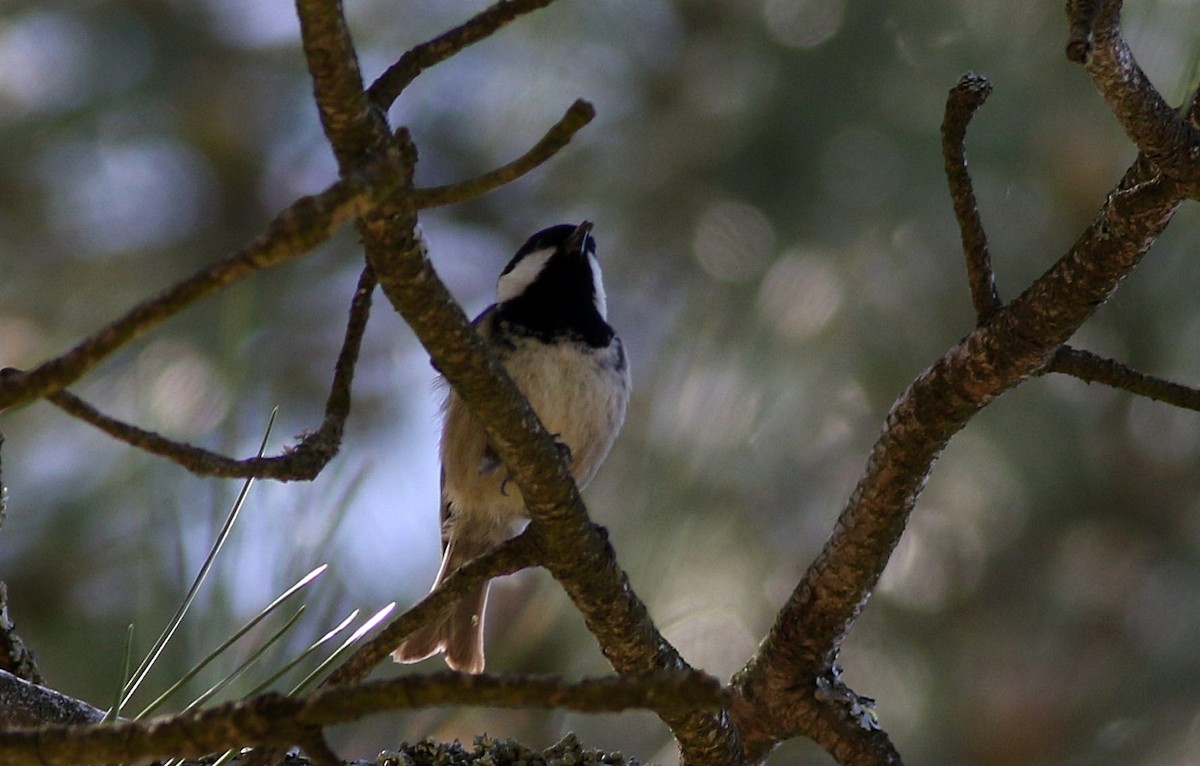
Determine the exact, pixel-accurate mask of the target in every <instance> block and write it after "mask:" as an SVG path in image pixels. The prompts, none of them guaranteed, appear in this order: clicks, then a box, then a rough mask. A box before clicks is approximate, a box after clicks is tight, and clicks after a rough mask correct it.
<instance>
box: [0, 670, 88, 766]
mask: <svg viewBox="0 0 1200 766" xmlns="http://www.w3.org/2000/svg"><path fill="white" fill-rule="evenodd" d="M103 719H104V711H103V710H100V709H98V708H95V707H92V706H91V705H89V704H88V703H86V702H82V701H80V700H77V699H75V698H73V697H68V696H67V695H65V694H62V693H60V692H56V691H54V690H53V689H50V688H47V687H45V686H42V685H41V683H40V682H33V681H29V680H27V679H24V678H20V677H18V676H16V675H14V674H13V673H10V672H8V671H7V670H0V729H7V728H13V727H17V726H41V725H43V724H78V723H99V722H100V721H101V720H103ZM0 762H4V761H3V759H2V758H0Z"/></svg>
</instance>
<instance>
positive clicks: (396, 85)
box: [367, 0, 554, 111]
mask: <svg viewBox="0 0 1200 766" xmlns="http://www.w3.org/2000/svg"><path fill="white" fill-rule="evenodd" d="M552 2H554V0H501V2H498V3H496V4H495V5H492V6H490V7H489V8H487V9H486V10H483V11H481V12H479V13H477V14H475V15H474V16H472V17H471V18H470V19H468V20H467V21H466V22H464V23H463V24H461V25H460V26H457V27H455V28H454V29H451V30H450V31H448V32H445V33H443V34H441V35H438V36H437V37H435V38H433V39H432V40H429V41H428V42H424V43H421V44H420V45H418V46H417V47H415V48H412V49H411V50H409V51H407V52H405V54H404V55H403V56H401V57H400V60H399V61H397V62H396V63H395V64H392V65H391V66H390V67H388V68H387V70H386V71H385V72H384V73H383V74H381V75H380V76H379V78H378V79H376V80H375V82H373V83H371V87H370V89H368V91H367V96H368V97H369V98H370V101H371V103H372V104H373V105H375V106H376V107H377V108H379V109H381V110H383V111H387V110H388V109H389V108H390V107H391V105H392V104H393V103H394V102H395V101H396V99H397V98H399V96H400V94H401V93H403V92H404V89H405V88H407V87H408V86H409V85H410V84H411V83H412V81H413V80H415V79H417V77H418V76H419V75H420V74H421V72H423V71H425V70H426V69H428V68H430V67H432V66H434V65H436V64H440V63H441V62H443V61H445V60H446V59H448V58H450V57H451V56H453V55H454V54H456V53H458V52H459V51H461V50H462V49H463V48H466V47H467V46H469V45H474V44H475V43H477V42H479V41H480V40H484V39H486V38H488V37H490V36H492V35H493V34H495V33H496V32H497V31H499V30H500V29H502V28H504V27H505V26H507V25H508V24H509V22H511V21H513V20H515V19H517V18H518V17H520V16H523V15H525V14H526V13H530V12H531V11H536V10H538V9H539V8H545V7H546V6H547V5H549V4H550V3H552Z"/></svg>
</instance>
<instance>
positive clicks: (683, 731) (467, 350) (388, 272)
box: [362, 131, 742, 764]
mask: <svg viewBox="0 0 1200 766" xmlns="http://www.w3.org/2000/svg"><path fill="white" fill-rule="evenodd" d="M397 141H398V143H399V144H400V147H401V152H402V154H404V155H406V156H408V157H412V156H414V154H415V150H414V149H413V148H412V146H411V143H410V142H409V138H408V136H407V133H405V132H403V131H400V132H399V133H398V135H397ZM362 231H363V235H364V236H363V241H364V243H365V245H366V250H367V259H368V260H369V261H370V263H371V264H372V266H374V268H375V272H376V274H378V275H379V285H380V288H381V289H382V290H383V293H384V295H386V296H387V298H388V300H389V301H390V302H391V303H392V306H393V307H395V309H396V310H397V311H398V312H399V313H400V314H401V316H403V317H404V320H405V321H406V322H407V323H408V325H409V327H411V328H412V329H413V332H415V333H416V335H417V338H418V339H420V341H421V343H422V345H424V346H425V349H426V350H427V351H428V352H429V354H430V356H431V357H432V359H433V363H434V364H435V365H436V366H437V368H438V369H439V370H441V371H442V373H443V374H444V375H445V377H446V379H447V380H448V381H449V382H450V385H452V386H453V387H454V389H455V391H457V392H458V394H459V395H460V396H461V397H462V398H463V400H464V401H465V402H466V404H467V406H468V407H469V408H470V409H471V412H472V414H474V415H475V417H476V418H477V419H478V421H479V423H480V424H481V425H482V426H483V427H484V429H485V430H486V431H487V433H488V441H489V443H490V444H491V445H492V447H493V448H494V449H495V450H496V454H497V455H498V456H499V457H500V459H501V460H503V461H504V464H505V465H506V466H507V467H508V469H509V470H510V471H511V472H512V474H513V479H514V481H515V482H516V483H517V485H518V486H519V487H520V488H521V493H522V496H523V497H524V498H525V503H526V508H527V509H528V511H529V515H530V518H531V519H532V522H531V523H530V526H529V529H528V533H530V534H532V535H534V539H535V540H536V542H537V546H538V548H539V550H540V557H539V563H540V564H542V565H543V566H545V567H546V569H547V570H549V571H550V573H551V574H552V575H553V576H554V578H555V579H556V580H558V581H559V583H561V584H562V586H563V588H564V589H565V590H566V591H567V594H568V595H569V596H570V598H571V600H572V602H573V603H574V604H575V606H576V608H578V609H579V610H580V612H581V613H582V614H583V617H584V620H585V621H586V622H587V625H588V629H589V630H590V631H591V632H592V634H593V635H594V636H595V637H596V639H597V640H598V641H599V643H600V647H601V650H602V651H603V652H604V655H605V656H606V657H607V658H608V660H609V662H610V663H611V664H612V666H613V667H614V668H615V669H616V670H617V671H618V672H621V673H637V672H649V671H653V670H662V669H684V668H686V667H687V665H686V663H685V662H684V661H683V659H682V658H681V657H680V656H679V653H678V652H677V651H676V650H675V648H674V647H673V646H671V645H670V644H669V643H668V642H667V641H666V639H664V638H663V637H662V635H661V634H660V633H659V632H658V630H657V628H655V627H654V623H653V622H652V621H651V620H650V617H649V614H648V612H647V610H646V606H645V604H644V603H642V601H641V599H639V598H638V597H637V595H636V594H634V592H633V590H632V589H631V588H630V587H629V583H628V580H627V579H626V577H625V575H624V573H623V572H622V571H621V568H620V566H619V565H618V564H617V561H616V556H615V554H614V553H613V550H612V547H611V546H609V545H608V541H607V539H606V538H605V537H604V536H602V535H601V534H600V533H599V531H597V529H596V528H594V527H593V526H592V524H591V522H590V521H589V519H588V516H587V510H586V508H585V507H584V505H583V501H582V499H580V497H579V491H578V489H577V488H576V487H575V483H574V482H573V481H572V479H571V477H570V474H568V473H567V472H566V471H565V470H564V468H563V466H562V462H561V461H560V459H559V455H558V449H557V447H556V446H555V444H554V440H553V439H552V438H551V437H550V435H549V434H548V433H547V432H546V429H545V428H544V427H543V426H542V424H541V422H540V421H539V420H538V418H537V416H536V415H535V414H534V413H533V410H532V409H530V407H529V403H528V402H527V401H526V400H525V398H524V397H523V396H522V395H521V393H520V391H519V390H518V389H517V387H516V385H515V384H514V383H513V382H512V380H511V379H510V378H509V377H508V375H507V374H506V373H505V372H504V369H503V367H501V366H500V364H499V363H498V362H497V361H496V360H495V358H494V357H493V356H492V355H491V354H490V353H489V352H488V350H487V347H486V346H485V345H484V344H483V341H482V340H481V339H480V338H479V336H478V335H477V334H476V332H475V329H474V327H472V326H471V324H470V322H469V321H468V320H467V317H466V315H465V314H464V313H463V310H462V308H461V307H460V306H459V305H458V303H457V302H456V301H455V300H454V297H453V296H452V295H450V292H449V291H448V290H447V289H446V286H445V285H444V284H443V283H442V282H441V280H440V279H438V276H437V274H436V272H434V270H433V267H432V266H431V264H430V263H429V259H428V257H427V255H426V252H425V246H424V243H423V242H422V241H421V239H420V237H419V234H418V229H417V221H416V210H415V208H414V207H413V206H412V205H411V203H410V202H409V200H408V199H407V198H406V196H405V195H399V196H398V197H397V199H396V202H395V204H393V205H391V206H388V207H386V208H383V209H380V210H378V211H376V212H375V213H374V214H372V215H370V216H368V217H367V218H366V219H365V221H364V223H363V226H362ZM664 720H666V722H667V724H668V725H669V726H670V727H671V730H672V731H673V732H674V733H675V736H676V738H677V740H678V741H679V742H680V749H681V751H682V752H683V758H684V761H685V762H686V763H690V764H725V763H739V762H741V760H742V754H741V747H740V745H739V744H738V742H737V733H736V731H734V730H733V728H732V726H731V725H730V724H729V722H728V720H727V718H726V717H725V716H724V714H715V715H714V714H711V713H708V712H693V713H689V714H672V715H666V716H665V717H664Z"/></svg>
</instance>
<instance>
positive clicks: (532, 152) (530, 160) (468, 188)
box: [412, 99, 596, 210]
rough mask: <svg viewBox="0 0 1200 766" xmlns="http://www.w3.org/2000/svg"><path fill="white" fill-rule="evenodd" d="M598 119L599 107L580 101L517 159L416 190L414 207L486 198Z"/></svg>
mask: <svg viewBox="0 0 1200 766" xmlns="http://www.w3.org/2000/svg"><path fill="white" fill-rule="evenodd" d="M595 116H596V108H595V107H593V106H592V105H591V104H589V103H588V102H587V101H584V100H583V99H579V100H577V101H576V102H575V103H573V104H571V106H570V108H568V109H567V112H566V114H564V115H563V116H562V119H560V120H559V121H558V122H556V123H555V124H554V125H553V126H551V128H550V129H549V130H548V131H546V135H544V136H542V138H541V140H540V141H538V142H537V143H536V144H534V145H533V147H532V148H530V149H529V151H527V152H525V153H524V154H522V155H521V156H520V157H518V158H517V159H515V160H513V161H512V162H510V163H508V164H507V165H502V166H501V167H498V168H496V169H495V170H493V171H491V172H488V173H484V174H483V175H481V176H476V177H475V178H471V179H468V180H466V181H459V182H458V183H453V184H450V185H449V186H433V187H430V188H427V189H414V190H413V193H412V204H413V206H414V207H416V208H418V209H422V210H423V209H425V208H431V207H440V206H442V205H454V204H457V203H459V202H466V201H468V200H472V199H475V198H477V197H482V196H483V195H485V194H487V193H488V192H491V191H494V190H496V189H499V188H500V187H501V186H504V185H505V184H509V183H512V182H513V181H515V180H517V179H518V178H520V177H521V176H523V175H525V174H526V173H528V172H529V171H531V170H533V169H534V168H536V167H538V166H539V165H541V164H542V163H544V162H545V161H546V160H548V159H550V158H551V157H553V156H554V155H555V154H557V153H558V152H559V151H560V150H561V149H562V148H563V147H565V146H566V145H567V144H568V143H570V141H571V139H572V138H573V137H574V136H575V134H576V133H578V132H579V131H580V129H582V128H583V126H585V125H587V124H588V123H589V122H591V121H592V119H593V118H595Z"/></svg>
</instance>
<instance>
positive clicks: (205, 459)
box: [47, 266, 376, 481]
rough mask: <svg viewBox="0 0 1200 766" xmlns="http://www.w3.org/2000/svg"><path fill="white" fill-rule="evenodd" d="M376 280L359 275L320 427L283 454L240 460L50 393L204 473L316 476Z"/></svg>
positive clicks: (332, 444)
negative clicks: (180, 440) (146, 428)
mask: <svg viewBox="0 0 1200 766" xmlns="http://www.w3.org/2000/svg"><path fill="white" fill-rule="evenodd" d="M375 285H376V279H375V273H374V272H373V271H372V270H371V267H370V266H367V267H366V268H364V269H363V272H362V274H361V276H360V277H359V281H358V285H357V287H356V288H355V290H354V297H353V299H352V300H351V303H350V318H349V320H348V321H347V323H346V334H345V338H344V339H343V341H342V350H341V352H340V353H339V354H338V360H337V364H336V365H335V367H334V375H333V383H332V385H331V386H330V391H329V397H328V398H327V399H326V402H325V419H324V420H323V421H322V423H321V427H320V428H318V429H317V430H316V431H314V432H313V433H310V434H306V435H305V436H304V437H303V438H302V439H301V440H300V443H299V444H297V445H295V446H293V447H290V448H288V450H287V451H286V452H284V453H283V454H282V455H276V456H273V457H253V458H245V459H241V460H238V459H235V458H230V457H225V456H224V455H220V454H217V453H215V452H211V451H209V450H206V449H203V448H201V447H195V446H193V445H191V444H185V443H183V442H177V441H173V440H171V439H167V438H166V437H163V436H160V435H159V434H156V433H154V432H152V431H147V430H145V429H142V428H138V427H137V426H133V425H129V424H128V423H123V422H121V421H120V420H117V419H115V418H111V417H109V416H107V415H105V414H103V413H102V412H100V411H99V410H97V409H96V408H95V407H92V406H91V405H90V404H88V403H87V402H85V401H83V400H82V399H80V398H79V397H77V396H75V395H74V394H72V393H70V392H69V391H66V390H62V391H57V392H55V393H53V394H50V395H49V396H48V397H47V399H49V400H50V401H51V402H52V403H53V404H55V405H56V406H57V407H59V408H60V409H62V410H63V411H64V412H67V413H68V414H70V415H73V416H75V417H77V418H79V419H80V420H83V421H85V422H87V423H90V424H91V425H93V426H95V427H96V428H99V429H100V430H101V431H104V432H105V433H107V434H108V435H110V436H112V437H113V438H116V439H119V440H121V441H123V442H125V443H127V444H130V445H132V446H134V447H137V448H138V449H142V450H145V451H147V452H150V453H152V454H155V455H159V456H162V457H165V458H167V459H168V460H171V461H173V462H175V463H178V464H179V465H182V466H183V467H184V468H186V469H188V470H189V471H191V472H192V473H194V474H197V475H200V476H221V477H225V478H244V479H249V478H257V479H276V480H279V481H311V480H312V479H315V478H316V477H317V475H318V474H320V472H321V470H322V469H323V468H324V467H325V466H326V465H327V464H328V463H329V461H330V460H332V459H333V458H334V456H335V455H337V452H338V449H339V448H340V447H341V443H342V431H343V429H344V427H345V424H346V418H347V417H348V416H349V414H350V388H351V384H352V382H353V380H354V365H355V363H356V362H357V360H358V352H359V349H360V348H361V346H362V336H363V332H364V331H365V330H366V327H367V319H368V317H369V316H370V311H371V293H372V292H374V290H375Z"/></svg>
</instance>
